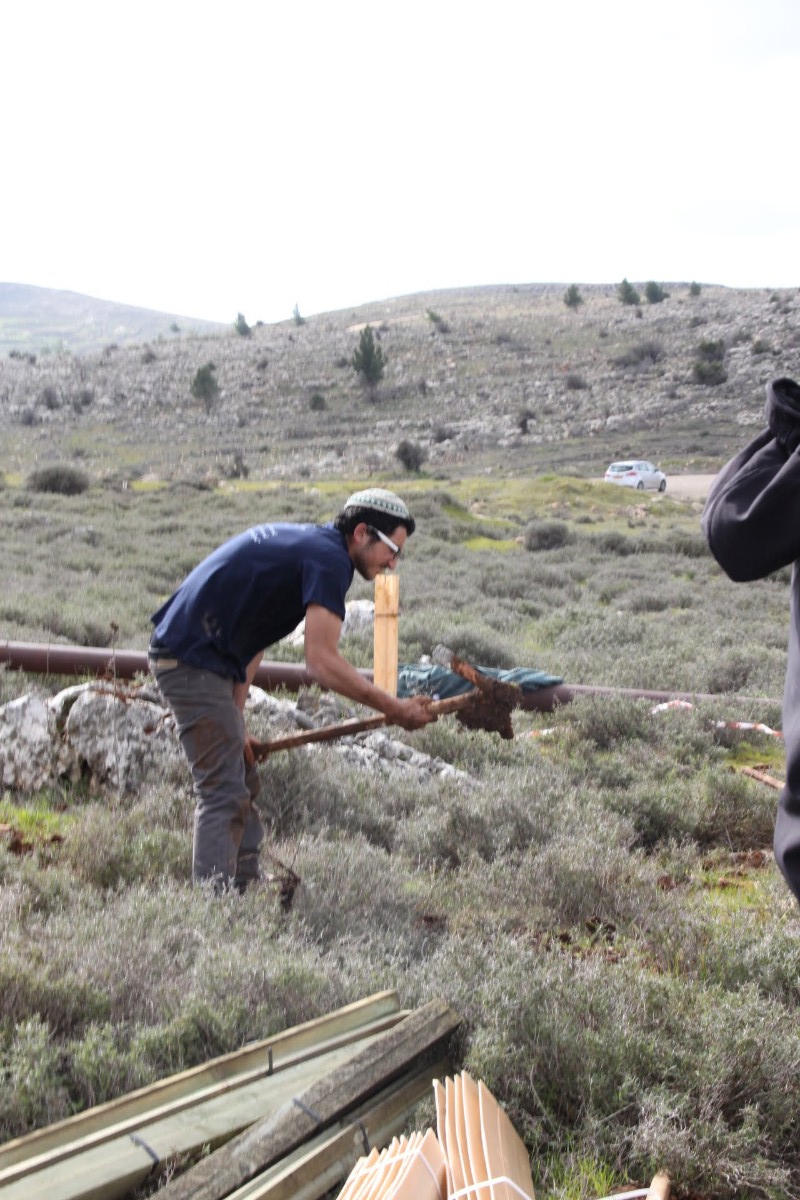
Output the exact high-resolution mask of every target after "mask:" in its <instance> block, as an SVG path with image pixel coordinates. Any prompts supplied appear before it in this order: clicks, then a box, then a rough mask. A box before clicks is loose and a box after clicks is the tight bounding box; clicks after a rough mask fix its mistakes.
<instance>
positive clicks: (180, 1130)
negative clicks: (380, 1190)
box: [0, 1033, 384, 1200]
mask: <svg viewBox="0 0 800 1200" xmlns="http://www.w3.org/2000/svg"><path fill="white" fill-rule="evenodd" d="M382 1036H384V1035H383V1034H382V1033H377V1034H373V1035H372V1037H370V1038H366V1039H361V1040H359V1041H357V1042H349V1043H347V1044H345V1045H342V1046H339V1047H338V1048H336V1049H334V1050H329V1051H328V1052H327V1053H325V1054H319V1055H314V1056H312V1057H310V1058H308V1057H307V1058H304V1059H303V1060H302V1061H300V1062H298V1063H297V1064H296V1065H295V1066H293V1067H289V1068H287V1069H286V1070H283V1071H281V1072H278V1073H276V1074H274V1075H272V1076H269V1077H268V1078H266V1079H264V1080H262V1081H261V1085H260V1089H259V1085H258V1084H254V1085H253V1086H252V1087H251V1088H245V1089H242V1090H241V1091H240V1092H239V1093H237V1092H232V1093H227V1094H224V1095H221V1096H216V1097H214V1098H213V1100H212V1101H211V1102H209V1103H207V1104H201V1105H199V1106H197V1107H196V1108H195V1109H187V1110H185V1111H178V1112H173V1113H170V1114H169V1115H168V1117H167V1118H166V1119H164V1120H161V1121H158V1120H157V1121H154V1122H153V1123H151V1124H144V1125H141V1126H140V1127H139V1128H138V1129H136V1130H135V1131H132V1132H127V1133H124V1134H122V1135H121V1136H119V1137H116V1138H114V1139H113V1140H110V1141H109V1140H107V1139H103V1140H101V1141H100V1142H99V1144H89V1145H88V1146H86V1147H84V1148H81V1149H80V1150H79V1151H76V1152H75V1153H69V1148H68V1147H65V1148H62V1151H61V1152H60V1153H59V1152H57V1153H55V1154H51V1155H49V1156H44V1161H40V1162H37V1163H36V1164H35V1167H34V1168H33V1169H31V1170H26V1169H25V1168H26V1166H27V1164H25V1163H22V1164H18V1165H17V1166H16V1167H15V1168H11V1171H13V1172H14V1174H15V1178H9V1176H10V1174H11V1171H10V1172H8V1173H6V1176H5V1178H4V1179H3V1180H2V1182H0V1194H2V1196H3V1200H41V1197H43V1196H46V1197H47V1200H82V1198H87V1197H91V1198H92V1200H118V1198H120V1197H123V1196H125V1195H126V1194H127V1193H128V1192H129V1191H131V1190H132V1189H133V1188H134V1187H138V1186H139V1184H141V1183H143V1182H144V1180H145V1179H146V1178H147V1177H148V1176H149V1175H150V1174H151V1173H152V1172H153V1170H154V1168H155V1167H156V1166H157V1165H158V1163H159V1162H163V1161H165V1160H166V1159H168V1158H170V1157H171V1156H172V1155H178V1154H186V1153H191V1152H198V1151H199V1150H201V1149H202V1148H203V1147H204V1146H206V1145H209V1146H211V1147H212V1148H213V1147H216V1146H219V1145H220V1144H223V1143H224V1142H226V1141H228V1140H229V1139H230V1138H231V1136H233V1135H235V1134H237V1133H241V1131H242V1130H245V1129H247V1128H249V1127H250V1126H251V1125H253V1124H254V1123H255V1122H257V1121H259V1120H263V1119H264V1118H265V1117H268V1116H270V1115H271V1114H274V1113H276V1112H278V1111H280V1109H281V1108H282V1107H283V1106H284V1105H286V1104H287V1103H289V1102H290V1101H291V1099H292V1097H294V1096H296V1095H298V1094H299V1093H301V1092H303V1091H304V1090H308V1089H309V1088H310V1087H311V1086H312V1085H313V1084H314V1083H315V1082H317V1081H318V1080H319V1079H320V1078H322V1077H324V1076H325V1075H326V1074H334V1075H335V1074H336V1073H337V1072H338V1071H341V1070H343V1069H345V1068H346V1067H347V1064H348V1062H349V1061H350V1060H351V1059H352V1058H353V1057H354V1056H356V1055H357V1054H359V1053H361V1052H362V1051H363V1048H364V1047H368V1046H369V1045H370V1044H372V1043H375V1042H377V1041H378V1040H379V1039H380V1037H382Z"/></svg>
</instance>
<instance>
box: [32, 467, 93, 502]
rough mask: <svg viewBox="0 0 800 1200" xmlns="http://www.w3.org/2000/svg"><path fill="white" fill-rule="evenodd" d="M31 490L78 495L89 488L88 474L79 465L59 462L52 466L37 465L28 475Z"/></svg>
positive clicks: (61, 494)
mask: <svg viewBox="0 0 800 1200" xmlns="http://www.w3.org/2000/svg"><path fill="white" fill-rule="evenodd" d="M27 487H28V490H29V491H31V492H55V493H57V494H58V495H60V496H79V495H80V494H81V492H85V491H87V490H88V488H89V476H88V475H87V474H86V472H85V471H81V470H80V468H79V467H72V466H70V465H69V464H68V463H61V464H59V465H54V466H52V467H39V469H38V470H36V471H32V472H31V474H30V475H29V476H28V481H27Z"/></svg>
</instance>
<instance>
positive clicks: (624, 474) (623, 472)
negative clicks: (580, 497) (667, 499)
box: [603, 458, 667, 492]
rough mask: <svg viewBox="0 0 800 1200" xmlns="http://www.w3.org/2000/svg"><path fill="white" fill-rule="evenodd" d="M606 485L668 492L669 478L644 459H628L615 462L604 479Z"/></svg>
mask: <svg viewBox="0 0 800 1200" xmlns="http://www.w3.org/2000/svg"><path fill="white" fill-rule="evenodd" d="M603 478H604V479H605V481H606V483H620V484H622V486H623V487H632V488H637V489H638V490H639V491H640V492H641V491H643V490H644V489H645V488H656V489H657V490H658V491H659V492H663V491H666V488H667V477H666V475H665V474H664V472H663V471H659V469H658V467H654V466H653V464H652V463H651V462H647V461H646V460H645V459H643V458H626V459H625V461H624V462H613V463H612V464H611V466H610V467H609V468H608V470H607V471H606V473H605V475H604V477H603Z"/></svg>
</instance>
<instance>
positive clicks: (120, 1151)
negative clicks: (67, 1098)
mask: <svg viewBox="0 0 800 1200" xmlns="http://www.w3.org/2000/svg"><path fill="white" fill-rule="evenodd" d="M459 1023H460V1020H459V1018H458V1016H457V1015H456V1014H455V1013H454V1012H453V1011H452V1009H450V1008H449V1007H448V1006H447V1005H446V1004H444V1003H443V1002H442V1001H431V1002H430V1003H429V1004H427V1005H424V1006H423V1007H422V1008H420V1009H416V1010H411V1011H409V1010H403V1009H401V1007H400V1002H399V999H398V996H397V993H396V992H395V991H387V992H381V993H378V994H377V995H375V996H371V997H367V998H366V999H364V1000H360V1001H358V1002H357V1003H355V1004H351V1005H347V1006H346V1007H345V1008H342V1009H338V1010H337V1011H336V1012H333V1013H329V1014H328V1015H327V1016H324V1017H320V1018H318V1019H317V1020H314V1021H309V1022H307V1023H306V1024H305V1025H298V1026H295V1027H294V1028H292V1029H287V1030H286V1031H285V1032H283V1033H280V1034H276V1035H275V1037H273V1038H270V1039H269V1040H267V1041H263V1042H257V1043H252V1044H250V1045H248V1046H246V1047H244V1049H242V1050H241V1051H238V1052H236V1053H234V1054H229V1055H224V1056H222V1057H221V1058H216V1059H212V1060H211V1061H210V1062H207V1063H205V1064H203V1065H202V1066H199V1067H195V1068H192V1069H191V1070H188V1071H184V1072H182V1073H181V1074H180V1075H173V1076H170V1077H169V1078H167V1079H162V1080H160V1081H158V1082H157V1083H155V1084H154V1085H152V1086H151V1087H148V1088H143V1089H141V1090H140V1091H138V1092H132V1093H130V1094H128V1095H127V1096H122V1097H120V1098H119V1099H117V1100H113V1101H110V1102H109V1103H107V1104H103V1105H100V1106H98V1107H96V1108H92V1109H89V1110H87V1111H86V1112H83V1113H79V1114H78V1115H77V1116H75V1117H71V1118H68V1119H67V1120H64V1121H60V1122H58V1123H57V1124H55V1125H50V1126H47V1127H45V1128H43V1129H38V1130H36V1131H35V1132H34V1133H31V1134H28V1135H27V1136H25V1137H21V1138H17V1139H16V1140H15V1141H13V1142H8V1143H6V1144H5V1145H4V1146H0V1195H2V1197H3V1200H41V1198H42V1197H43V1196H46V1197H47V1200H89V1198H90V1197H91V1200H121V1198H122V1197H123V1196H127V1195H128V1194H129V1193H130V1192H131V1191H132V1190H133V1189H134V1188H136V1187H138V1186H139V1185H140V1184H142V1183H143V1182H144V1181H145V1180H146V1179H148V1177H150V1176H154V1177H157V1176H158V1175H159V1174H162V1173H163V1172H164V1171H165V1170H167V1171H168V1173H169V1174H173V1172H174V1169H175V1160H176V1158H177V1156H182V1157H183V1156H186V1157H189V1158H190V1159H196V1158H197V1157H198V1155H200V1154H201V1153H203V1152H204V1151H207V1150H209V1149H210V1150H211V1151H212V1152H211V1153H209V1154H206V1155H205V1157H201V1158H200V1160H199V1162H197V1163H196V1165H195V1166H194V1167H191V1168H190V1169H189V1170H188V1171H185V1172H183V1173H182V1174H178V1175H175V1174H173V1178H172V1181H171V1182H170V1183H168V1184H167V1186H166V1187H164V1188H162V1189H161V1190H160V1191H159V1193H158V1195H159V1198H161V1197H164V1200H171V1198H172V1197H173V1195H174V1196H176V1197H177V1196H192V1197H200V1196H203V1197H206V1198H207V1200H211V1198H217V1197H220V1198H221V1197H227V1196H231V1195H233V1194H234V1193H235V1194H237V1197H240V1200H243V1198H244V1196H245V1195H246V1196H247V1200H267V1198H269V1200H315V1198H316V1197H321V1196H323V1195H325V1193H326V1192H328V1191H330V1189H331V1188H335V1187H338V1186H339V1185H340V1184H341V1181H342V1179H344V1178H346V1177H347V1173H348V1172H349V1171H350V1169H351V1167H352V1165H353V1163H354V1162H355V1160H356V1158H357V1157H358V1155H359V1154H361V1153H363V1151H364V1146H365V1139H367V1140H368V1144H369V1145H373V1144H378V1145H385V1144H386V1143H387V1142H388V1141H389V1140H390V1139H391V1138H392V1137H393V1136H394V1135H396V1134H398V1133H400V1132H401V1131H402V1130H403V1129H406V1128H408V1124H409V1121H410V1120H411V1114H412V1112H413V1110H414V1107H415V1106H416V1105H417V1104H418V1103H419V1102H420V1100H422V1099H423V1098H424V1097H426V1096H429V1095H430V1088H431V1085H432V1082H433V1079H434V1078H436V1077H437V1075H439V1074H441V1073H444V1072H446V1071H447V1070H448V1069H449V1066H448V1063H447V1060H446V1058H445V1057H444V1055H445V1050H446V1043H447V1040H448V1038H449V1037H450V1036H451V1035H452V1033H453V1032H454V1031H455V1030H456V1029H457V1028H458V1025H459ZM243 1142H244V1145H243V1144H242V1143H243ZM239 1189H241V1190H239Z"/></svg>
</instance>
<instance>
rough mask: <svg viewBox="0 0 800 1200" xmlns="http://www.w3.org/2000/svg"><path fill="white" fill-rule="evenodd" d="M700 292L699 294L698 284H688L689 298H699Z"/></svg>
mask: <svg viewBox="0 0 800 1200" xmlns="http://www.w3.org/2000/svg"><path fill="white" fill-rule="evenodd" d="M700 292H701V287H700V284H699V283H690V284H689V295H690V296H699V295H700Z"/></svg>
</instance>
